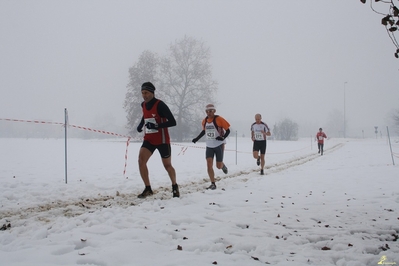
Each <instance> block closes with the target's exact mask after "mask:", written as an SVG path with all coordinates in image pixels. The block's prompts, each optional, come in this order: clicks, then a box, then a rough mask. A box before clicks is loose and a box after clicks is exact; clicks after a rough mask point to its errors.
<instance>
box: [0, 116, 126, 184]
mask: <svg viewBox="0 0 399 266" xmlns="http://www.w3.org/2000/svg"><path fill="white" fill-rule="evenodd" d="M0 120H3V121H9V122H27V123H35V124H52V125H62V126H65V123H60V122H47V121H40V120H23V119H10V118H0ZM68 126H70V127H74V128H78V129H82V130H88V131H91V132H97V133H102V134H107V135H111V136H116V137H123V138H127V142H126V152H125V167H124V169H123V177H125V174H126V168H127V154H128V147H129V143H130V139H131V137H130V136H126V135H121V134H118V133H114V132H110V131H105V130H98V129H92V128H89V127H82V126H76V125H68Z"/></svg>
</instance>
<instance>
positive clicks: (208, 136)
mask: <svg viewBox="0 0 399 266" xmlns="http://www.w3.org/2000/svg"><path fill="white" fill-rule="evenodd" d="M205 135H206V139H215V138H216V129H214V128H212V129H211V128H210V129H206V130H205Z"/></svg>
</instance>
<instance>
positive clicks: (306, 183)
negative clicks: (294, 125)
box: [0, 138, 399, 266]
mask: <svg viewBox="0 0 399 266" xmlns="http://www.w3.org/2000/svg"><path fill="white" fill-rule="evenodd" d="M236 143H237V144H236ZM64 145H65V143H64V140H57V139H46V140H44V139H43V140H41V139H0V147H1V152H0V160H1V168H0V184H1V186H0V206H1V209H0V226H3V227H2V230H1V231H0V258H1V259H0V265H7V266H8V265H98V266H111V265H194V266H195V265H229V266H231V265H237V266H238V265H240V266H242V265H265V264H266V265H267V264H269V265H295V266H296V265H339V266H344V265H347V266H361V265H383V264H385V265H392V264H399V245H398V234H399V214H398V209H399V208H398V204H399V190H398V176H399V175H398V166H397V165H393V164H392V158H391V155H390V150H389V146H388V144H387V141H386V140H385V139H329V140H327V141H326V145H325V154H324V155H323V156H320V155H318V154H317V147H316V143H315V142H313V140H311V139H310V138H309V139H301V140H299V141H292V142H284V141H273V140H269V141H268V149H267V155H266V168H267V169H266V171H265V172H266V175H264V176H260V175H259V171H258V167H257V166H256V161H255V160H254V159H253V158H252V154H251V148H252V142H251V141H250V140H248V139H243V138H238V140H236V139H235V138H230V139H229V142H228V145H227V147H226V152H225V163H226V165H227V166H228V168H229V173H228V174H227V175H225V174H223V173H222V171H221V170H215V171H216V175H217V180H218V182H217V186H218V189H217V190H215V191H208V190H205V187H206V186H208V185H209V179H208V176H207V173H206V164H205V149H204V143H197V144H192V143H173V145H172V149H173V151H172V153H173V155H172V156H173V157H172V163H173V165H174V167H175V169H176V172H177V179H178V183H179V185H180V193H181V197H180V198H172V195H171V184H170V181H169V178H168V176H167V174H166V171H165V170H164V169H163V167H162V165H161V161H160V158H159V155H158V154H157V152H156V153H155V154H154V156H153V157H152V158H151V159H150V162H149V170H150V179H151V182H152V187H153V189H154V190H155V191H156V193H155V194H154V195H153V196H152V197H149V198H147V199H138V198H137V195H138V194H139V193H140V192H141V191H142V190H143V188H144V185H143V183H142V180H141V178H140V176H139V172H138V167H137V155H138V150H139V147H140V145H141V143H131V144H130V145H129V147H128V148H129V150H128V161H127V172H126V174H125V176H124V175H123V170H124V164H125V150H126V140H123V139H122V138H121V139H113V140H79V139H69V140H68V179H67V181H68V182H67V184H65V169H64V164H65V162H64V155H65V151H64ZM236 145H237V152H235V150H236ZM395 145H396V146H395ZM393 149H394V151H396V152H398V151H399V145H398V144H394V146H393ZM396 160H397V158H396ZM398 163H399V162H397V164H398Z"/></svg>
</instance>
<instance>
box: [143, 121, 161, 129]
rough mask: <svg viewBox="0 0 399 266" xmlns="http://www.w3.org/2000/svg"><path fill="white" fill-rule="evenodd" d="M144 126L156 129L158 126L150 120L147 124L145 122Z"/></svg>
mask: <svg viewBox="0 0 399 266" xmlns="http://www.w3.org/2000/svg"><path fill="white" fill-rule="evenodd" d="M145 126H146V127H147V128H148V129H157V128H158V125H155V124H154V123H151V122H148V123H147V124H145Z"/></svg>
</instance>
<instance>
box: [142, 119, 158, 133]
mask: <svg viewBox="0 0 399 266" xmlns="http://www.w3.org/2000/svg"><path fill="white" fill-rule="evenodd" d="M148 122H150V123H153V124H157V121H155V118H154V117H153V118H146V119H144V128H145V134H152V133H157V132H158V129H148V128H147V127H146V126H145V125H146V124H147V123H148Z"/></svg>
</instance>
